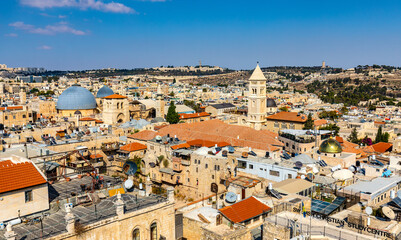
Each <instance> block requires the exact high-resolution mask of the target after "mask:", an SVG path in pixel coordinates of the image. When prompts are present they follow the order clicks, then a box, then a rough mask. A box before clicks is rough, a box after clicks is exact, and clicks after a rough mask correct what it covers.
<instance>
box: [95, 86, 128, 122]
mask: <svg viewBox="0 0 401 240" xmlns="http://www.w3.org/2000/svg"><path fill="white" fill-rule="evenodd" d="M102 116H103V117H102V118H103V122H104V123H105V124H110V125H112V124H116V123H125V122H128V121H129V116H130V115H129V104H128V99H127V97H125V96H122V95H119V94H113V95H110V96H107V97H104V98H103V112H102Z"/></svg>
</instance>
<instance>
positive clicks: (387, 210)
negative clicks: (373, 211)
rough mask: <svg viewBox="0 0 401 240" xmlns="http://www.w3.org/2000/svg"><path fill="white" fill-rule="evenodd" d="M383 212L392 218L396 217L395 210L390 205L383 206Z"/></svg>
mask: <svg viewBox="0 0 401 240" xmlns="http://www.w3.org/2000/svg"><path fill="white" fill-rule="evenodd" d="M382 212H383V214H384V215H385V216H386V217H388V218H390V219H394V218H395V213H394V211H393V210H391V208H389V207H383V208H382Z"/></svg>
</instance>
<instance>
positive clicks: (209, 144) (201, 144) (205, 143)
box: [187, 139, 230, 147]
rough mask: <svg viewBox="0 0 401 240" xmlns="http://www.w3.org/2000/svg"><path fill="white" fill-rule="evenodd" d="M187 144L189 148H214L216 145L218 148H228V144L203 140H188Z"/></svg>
mask: <svg viewBox="0 0 401 240" xmlns="http://www.w3.org/2000/svg"><path fill="white" fill-rule="evenodd" d="M187 143H188V144H189V145H190V146H199V147H214V146H215V145H216V144H217V146H218V147H225V146H230V144H229V143H226V142H214V141H208V140H203V139H195V140H190V141H188V142H187Z"/></svg>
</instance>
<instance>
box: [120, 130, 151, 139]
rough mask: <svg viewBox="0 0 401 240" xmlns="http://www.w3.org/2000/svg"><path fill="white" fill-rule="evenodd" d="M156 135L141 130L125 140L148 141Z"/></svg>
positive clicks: (149, 131)
mask: <svg viewBox="0 0 401 240" xmlns="http://www.w3.org/2000/svg"><path fill="white" fill-rule="evenodd" d="M157 135H158V133H157V132H155V131H151V130H143V131H140V132H137V133H134V134H131V135H129V136H127V138H132V139H138V140H143V141H149V140H152V139H153V138H155V137H156V136H157Z"/></svg>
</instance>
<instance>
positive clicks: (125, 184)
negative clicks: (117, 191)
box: [124, 179, 134, 189]
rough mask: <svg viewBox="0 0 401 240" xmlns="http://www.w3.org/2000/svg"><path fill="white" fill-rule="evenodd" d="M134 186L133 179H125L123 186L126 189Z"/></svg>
mask: <svg viewBox="0 0 401 240" xmlns="http://www.w3.org/2000/svg"><path fill="white" fill-rule="evenodd" d="M133 186H134V181H132V180H131V179H128V180H127V181H125V182H124V187H125V188H126V189H131V188H132V187H133Z"/></svg>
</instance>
